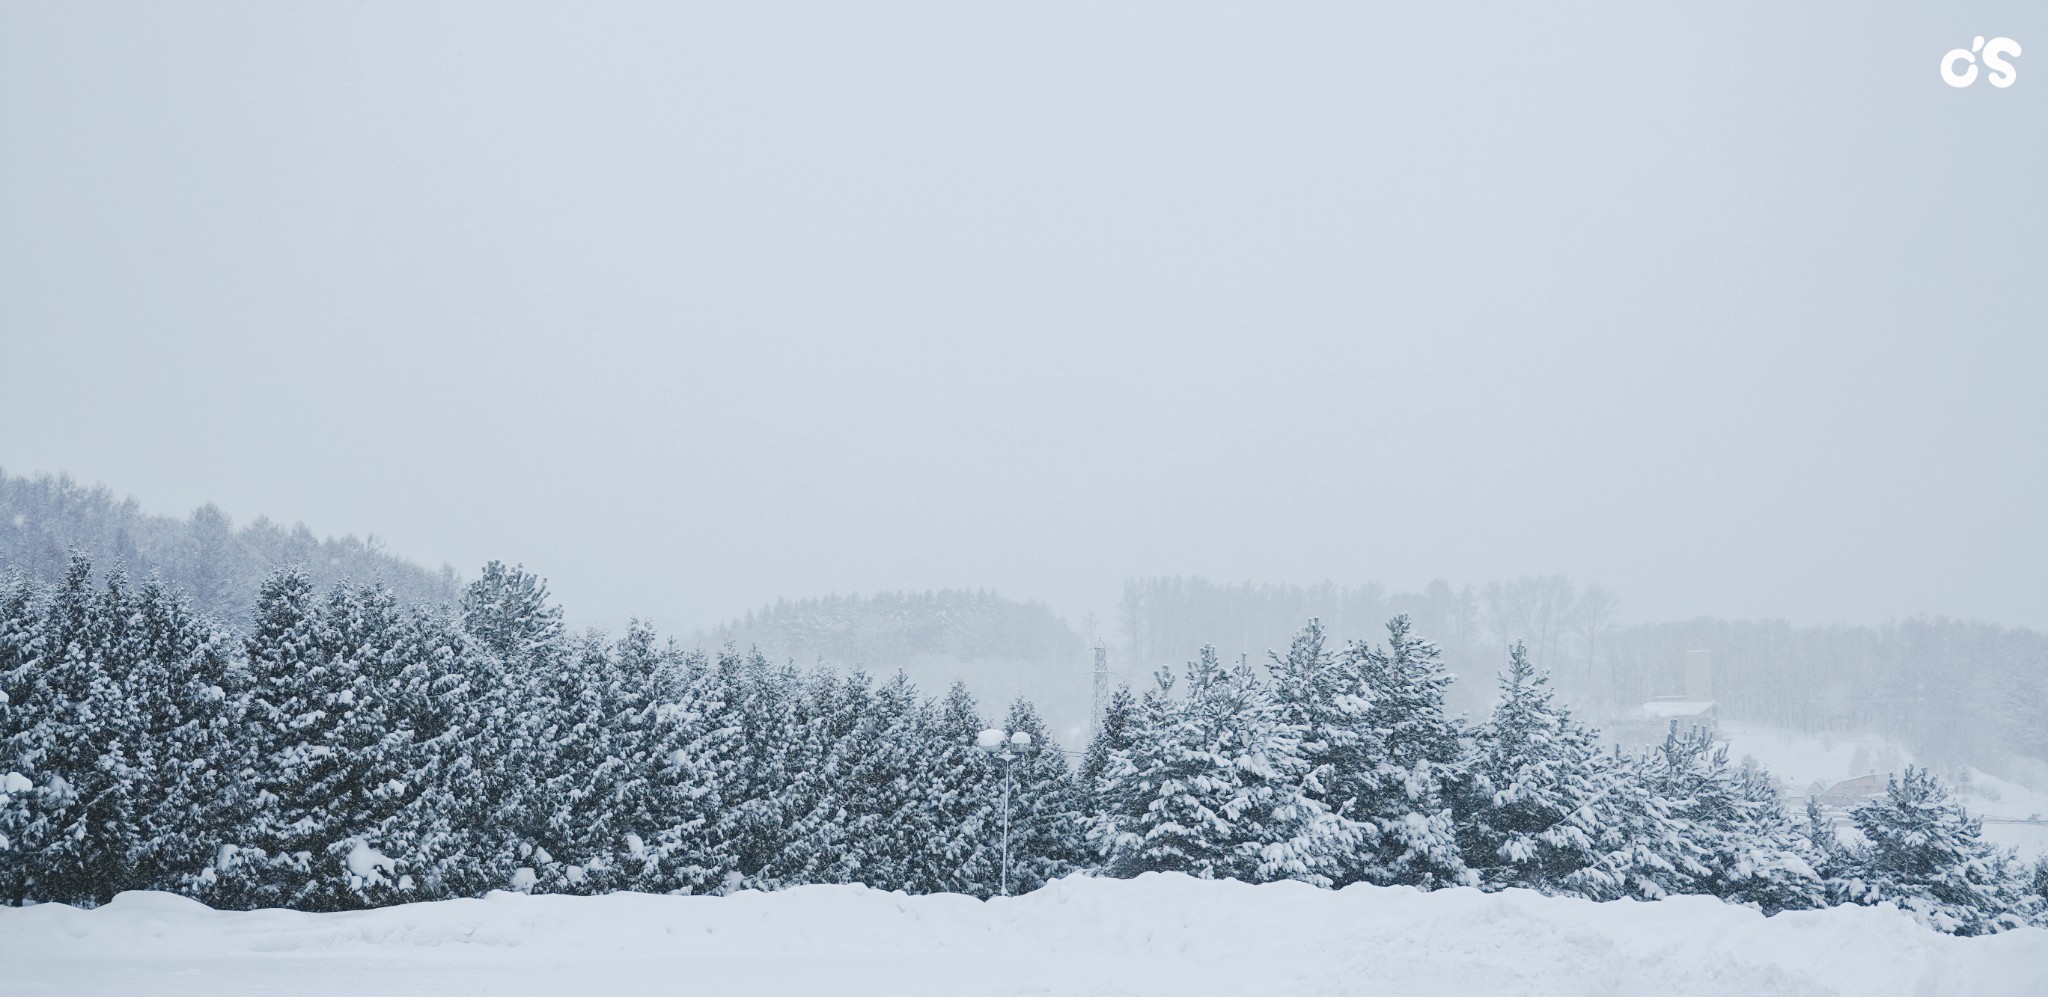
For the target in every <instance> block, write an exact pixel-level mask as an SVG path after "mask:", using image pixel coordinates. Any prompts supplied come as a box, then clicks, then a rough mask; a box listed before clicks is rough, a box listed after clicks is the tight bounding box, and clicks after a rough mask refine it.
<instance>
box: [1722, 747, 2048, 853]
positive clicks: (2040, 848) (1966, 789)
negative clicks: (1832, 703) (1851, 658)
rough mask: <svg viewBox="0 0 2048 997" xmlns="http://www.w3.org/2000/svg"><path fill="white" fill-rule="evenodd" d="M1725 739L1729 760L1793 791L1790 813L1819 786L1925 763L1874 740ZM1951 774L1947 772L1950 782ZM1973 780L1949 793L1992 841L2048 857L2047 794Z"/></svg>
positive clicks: (1989, 779)
mask: <svg viewBox="0 0 2048 997" xmlns="http://www.w3.org/2000/svg"><path fill="white" fill-rule="evenodd" d="M1720 739H1721V740H1722V741H1725V742H1726V743H1727V745H1728V757H1729V758H1731V759H1734V760H1738V761H1739V760H1741V759H1742V758H1743V756H1745V755H1747V756H1749V757H1752V758H1755V759H1756V760H1757V761H1758V762H1760V763H1762V764H1763V766H1764V767H1765V768H1767V769H1769V770H1770V772H1771V774H1772V775H1773V776H1775V777H1777V779H1778V780H1779V781H1780V782H1781V783H1782V784H1784V785H1785V786H1787V787H1788V793H1787V798H1786V801H1785V804H1786V808H1787V809H1788V810H1791V811H1792V812H1793V813H1795V814H1797V813H1798V812H1799V811H1800V808H1802V807H1804V806H1805V805H1806V793H1807V792H1808V791H1809V790H1814V789H1815V788H1816V787H1817V788H1818V789H1825V788H1827V787H1829V786H1832V785H1834V784H1835V783H1838V782H1841V781H1842V780H1844V779H1853V778H1856V777H1857V776H1864V775H1872V774H1877V775H1883V774H1885V773H1888V772H1897V771H1898V770H1900V769H1901V768H1904V767H1905V766H1907V765H1910V764H1917V763H1918V761H1917V759H1915V758H1914V757H1913V755H1912V753H1911V752H1909V751H1907V750H1906V749H1904V748H1903V747H1900V746H1899V745H1897V744H1895V743H1892V742H1890V741H1887V740H1885V739H1884V738H1882V737H1879V736H1877V735H1875V734H1808V733H1803V732H1800V731H1788V730H1780V729H1777V728H1771V727H1757V726H1750V725H1746V724H1732V723H1731V724H1723V725H1721V738H1720ZM2037 764H2038V763H2037ZM1952 775H1953V773H1951V772H1946V771H1944V772H1943V778H1945V779H1947V778H1950V777H1951V776H1952ZM1969 776H1970V778H1969V781H1968V782H1967V783H1962V784H1953V783H1952V784H1951V786H1950V788H1951V789H1952V790H1954V791H1955V794H1956V799H1957V801H1958V802H1960V803H1962V805H1963V806H1965V807H1967V808H1969V811H1970V813H1971V814H1973V815H1975V816H1978V817H1983V818H1986V821H1985V824H1984V837H1985V839H1986V840H1988V841H1990V842H1992V843H1993V844H1996V845H2000V846H2003V847H2007V848H2013V849H2016V850H2017V851H2018V852H2019V853H2020V855H2021V856H2022V857H2024V858H2028V859H2032V858H2034V857H2036V856H2041V855H2048V823H2041V822H2040V821H2041V820H2042V818H2043V817H2048V793H2043V792H2040V791H2038V790H2034V789H2030V788H2028V787H2026V786H2022V785H2020V784H2018V783H2015V782H2010V781H2007V780H2004V779H2000V778H1998V777H1996V776H1994V775H1991V774H1990V773H1987V772H1984V771H1982V770H1979V769H1970V770H1969Z"/></svg>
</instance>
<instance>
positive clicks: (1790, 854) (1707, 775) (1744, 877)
mask: <svg viewBox="0 0 2048 997" xmlns="http://www.w3.org/2000/svg"><path fill="white" fill-rule="evenodd" d="M1648 763H1649V764H1648V765H1647V767H1646V768H1645V769H1644V770H1643V771H1644V773H1645V774H1646V776H1647V777H1648V778H1649V780H1650V784H1651V788H1652V790H1653V791H1654V792H1655V793H1656V794H1657V795H1658V796H1659V797H1660V798H1661V799H1663V800H1664V801H1665V806H1666V809H1667V812H1668V813H1669V814H1670V816H1671V817H1672V819H1674V820H1676V821H1677V822H1678V823H1679V825H1680V827H1681V828H1682V829H1683V831H1684V833H1683V835H1682V841H1681V842H1680V846H1679V847H1677V848H1675V849H1671V850H1669V851H1668V852H1667V853H1666V856H1665V857H1666V858H1668V859H1669V860H1670V861H1671V864H1672V867H1673V869H1674V871H1675V872H1677V873H1678V874H1679V878H1678V879H1676V880H1675V881H1674V882H1673V883H1672V884H1671V886H1672V889H1673V891H1674V892H1686V893H1709V894H1713V895H1714V896H1718V897H1722V898H1724V899H1727V900H1730V901H1732V902H1735V903H1754V904H1757V905H1758V906H1760V907H1761V908H1763V909H1764V910H1765V911H1767V912H1776V911H1779V910H1786V909H1793V908H1803V907H1812V906H1815V905H1816V904H1818V903H1819V902H1820V900H1821V898H1822V897H1823V896H1824V893H1825V889H1824V884H1823V883H1822V882H1821V880H1820V877H1819V875H1818V874H1817V873H1816V872H1815V871H1814V869H1813V867H1812V864H1811V862H1810V861H1809V857H1810V856H1811V854H1812V853H1811V852H1810V851H1809V850H1808V847H1807V846H1808V843H1807V840H1806V838H1805V836H1804V835H1802V834H1800V833H1799V830H1798V828H1797V827H1796V826H1794V825H1793V823H1792V820H1791V818H1790V817H1789V816H1788V815H1787V814H1786V813H1785V809H1784V806H1783V804H1781V803H1780V802H1779V799H1778V793H1777V789H1776V787H1775V786H1774V785H1772V783H1771V781H1770V776H1769V775H1768V774H1767V773H1765V772H1763V771H1762V770H1761V769H1757V768H1756V767H1755V766H1753V765H1751V766H1744V767H1743V768H1741V769H1738V768H1736V767H1734V766H1731V765H1729V764H1728V749H1727V748H1726V747H1718V746H1716V745H1715V744H1714V741H1713V735H1712V733H1711V732H1709V731H1707V730H1705V729H1703V728H1694V729H1692V730H1688V731H1680V730H1679V729H1678V726H1677V724H1675V723H1674V724H1672V726H1671V729H1670V731H1669V733H1667V735H1666V736H1665V740H1664V744H1663V746H1662V747H1661V748H1659V749H1658V750H1657V751H1655V752H1653V753H1651V754H1650V755H1649V756H1648Z"/></svg>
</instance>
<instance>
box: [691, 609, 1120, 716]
mask: <svg viewBox="0 0 2048 997" xmlns="http://www.w3.org/2000/svg"><path fill="white" fill-rule="evenodd" d="M697 640H698V642H699V643H700V645H701V646H703V647H705V648H715V647H718V646H720V645H723V644H726V643H728V642H729V643H732V644H734V645H736V646H738V647H740V648H742V649H745V648H748V647H759V648H760V649H761V651H762V653H763V654H766V655H767V656H768V657H769V658H770V659H773V660H778V661H780V660H791V661H795V662H796V663H797V664H800V665H812V664H828V665H837V666H842V667H849V668H851V667H858V668H864V669H866V670H867V671H869V672H872V673H875V674H877V675H891V674H894V673H895V672H896V671H898V670H899V669H900V670H902V671H903V672H904V673H905V674H907V675H908V676H910V678H911V680H912V681H914V682H916V683H917V684H918V685H919V686H920V687H921V688H923V689H925V690H926V691H928V692H933V693H938V692H943V691H945V689H946V687H947V686H948V685H950V684H952V683H953V682H954V681H955V680H965V681H966V682H967V683H968V684H969V685H971V686H973V687H974V691H975V693H976V694H977V695H978V696H980V697H982V699H983V701H984V702H985V703H988V704H991V705H993V704H998V703H1006V702H1008V701H1009V700H1010V699H1012V698H1014V697H1016V696H1020V695H1027V694H1028V695H1029V696H1030V697H1031V698H1032V699H1033V700H1034V701H1035V702H1036V703H1037V705H1038V707H1039V710H1040V712H1041V713H1042V715H1043V716H1044V717H1045V718H1046V721H1047V723H1048V724H1050V725H1052V726H1053V727H1054V728H1055V729H1058V730H1060V732H1061V733H1062V735H1063V736H1065V735H1069V734H1071V731H1072V730H1073V729H1078V728H1080V727H1083V726H1085V725H1086V724H1087V722H1088V709H1089V696H1090V686H1089V684H1088V682H1089V680H1088V662H1087V660H1084V659H1086V658H1087V655H1086V653H1085V649H1084V648H1083V646H1082V644H1083V641H1082V640H1081V637H1080V635H1078V634H1076V633H1075V632H1074V631H1073V630H1072V629H1071V628H1069V627H1068V626H1067V623H1066V621H1065V620H1062V619H1060V618H1059V617H1057V616H1054V615H1053V612H1052V610H1051V609H1050V608H1048V607H1047V606H1046V605H1045V604H1044V603H1041V602H1018V601H1015V600H1012V599H1005V598H1003V597H1002V596H1000V595H997V594H996V593H994V592H989V591H986V590H976V591H967V590H961V589H946V590H942V591H938V592H882V593H878V594H876V595H874V596H860V595H851V596H842V595H833V596H826V597H824V598H818V599H800V600H794V601H792V600H787V599H785V600H781V601H778V602H776V603H775V605H773V606H769V607H767V608H765V609H762V610H760V611H759V612H752V613H748V614H747V615H746V616H744V617H741V618H740V619H737V620H734V621H732V622H730V623H727V624H725V625H723V626H719V627H715V628H713V629H711V630H708V631H705V632H702V633H699V634H698V635H697Z"/></svg>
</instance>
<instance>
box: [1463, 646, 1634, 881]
mask: <svg viewBox="0 0 2048 997" xmlns="http://www.w3.org/2000/svg"><path fill="white" fill-rule="evenodd" d="M1500 691H1501V701H1500V704H1499V705H1497V706H1495V707H1494V710H1493V715H1492V716H1490V717H1488V718H1487V720H1486V722H1484V723H1482V724H1480V725H1479V726H1478V727H1477V728H1475V729H1474V730H1473V732H1472V749H1471V763H1470V767H1471V779H1470V781H1469V782H1468V783H1467V784H1466V785H1465V786H1464V788H1463V791H1462V792H1460V794H1459V797H1458V799H1459V803H1460V806H1459V808H1458V809H1459V810H1460V811H1461V812H1460V813H1459V815H1458V816H1459V820H1458V825H1459V831H1460V836H1461V838H1462V840H1463V848H1462V852H1463V855H1464V858H1465V861H1466V863H1467V865H1469V866H1470V867H1471V868H1472V869H1473V871H1474V872H1476V873H1478V874H1479V878H1480V882H1481V883H1482V884H1484V885H1486V886H1487V887H1489V888H1495V889H1498V888H1505V887H1522V888H1526V889H1532V890H1541V891H1543V892H1546V893H1556V892H1562V891H1565V885H1564V884H1565V882H1566V881H1567V879H1568V878H1569V877H1570V876H1571V875H1572V874H1573V873H1576V872H1578V871H1579V870H1581V869H1585V868H1587V867H1589V866H1592V865H1593V864H1594V863H1595V861H1596V858H1595V855H1594V848H1595V845H1594V843H1595V841H1596V839H1597V838H1598V836H1599V834H1600V827H1599V825H1597V824H1596V823H1595V816H1596V815H1595V812H1594V811H1595V807H1594V806H1593V804H1594V802H1595V800H1596V799H1597V798H1598V797H1599V794H1600V792H1601V787H1600V771H1599V767H1600V760H1601V759H1600V751H1599V748H1598V746H1597V744H1596V743H1595V738H1596V735H1595V734H1594V732H1593V731H1592V730H1591V729H1589V728H1587V727H1585V726H1584V725H1581V724H1579V723H1578V722H1577V721H1575V720H1573V719H1572V716H1571V711H1570V710H1568V709H1566V708H1565V707H1564V706H1562V705H1560V704H1558V703H1557V702H1556V700H1555V698H1554V695H1553V693H1552V690H1551V688H1550V678H1549V676H1548V675H1546V674H1544V673H1542V672H1538V671H1537V670H1536V668H1535V666H1534V665H1532V664H1530V662H1529V655H1528V651H1527V650H1526V649H1525V648H1523V646H1522V644H1521V642H1519V641H1517V642H1516V643H1515V646H1514V647H1513V648H1512V649H1511V650H1510V651H1509V652H1508V670H1507V671H1506V672H1505V673H1504V674H1502V675H1501V676H1500Z"/></svg>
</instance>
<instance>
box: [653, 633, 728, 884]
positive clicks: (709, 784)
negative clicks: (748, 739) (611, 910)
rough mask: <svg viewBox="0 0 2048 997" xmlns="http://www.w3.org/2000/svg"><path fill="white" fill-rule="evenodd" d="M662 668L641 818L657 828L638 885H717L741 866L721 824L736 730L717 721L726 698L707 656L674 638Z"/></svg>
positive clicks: (726, 879)
mask: <svg viewBox="0 0 2048 997" xmlns="http://www.w3.org/2000/svg"><path fill="white" fill-rule="evenodd" d="M658 667H659V668H660V669H661V670H662V671H663V672H664V673H665V675H666V677H665V678H663V679H662V680H660V681H657V682H656V683H655V685H656V687H657V688H659V689H662V690H664V694H663V697H662V699H661V701H659V702H657V703H656V704H655V707H654V716H653V718H652V723H651V725H650V727H649V729H648V736H649V737H650V738H651V739H652V744H651V746H650V749H649V751H648V752H647V757H648V759H649V761H651V762H652V763H653V764H654V771H653V772H652V774H651V779H650V785H651V792H650V793H649V794H648V795H647V797H646V802H647V805H648V806H649V807H650V809H649V811H648V813H647V814H646V816H645V817H644V818H643V819H642V820H641V821H640V822H642V823H644V824H645V825H646V826H647V827H649V828H651V829H652V830H653V832H654V833H653V837H652V838H650V839H648V845H647V848H648V852H649V853H650V854H649V858H648V860H647V862H646V864H645V867H644V869H643V872H642V875H641V879H642V881H643V885H642V887H641V888H642V889H645V890H648V891H650V892H667V893H703V892H709V891H715V890H718V889H721V888H723V887H724V886H725V884H726V883H727V882H728V881H730V880H731V878H732V877H733V874H734V872H735V868H736V866H735V863H734V860H733V856H732V854H731V852H730V851H728V850H727V848H726V843H725V841H724V838H723V836H722V835H721V834H720V833H719V830H718V828H719V825H720V823H721V813H722V811H723V810H724V808H725V800H724V796H723V793H724V790H725V787H726V786H728V785H730V784H731V782H732V774H731V768H732V765H733V753H734V749H735V747H736V746H737V744H738V742H739V737H738V733H737V732H736V731H735V730H734V729H733V728H731V727H730V726H727V725H726V724H724V723H723V722H722V721H721V720H720V714H722V713H723V710H724V704H723V703H722V702H720V701H719V700H718V698H717V697H718V684H717V682H716V680H715V676H714V675H713V674H712V671H711V666H710V662H709V661H708V660H707V659H706V658H705V657H704V655H702V654H701V653H694V652H693V653H690V654H683V653H680V652H678V651H677V650H676V649H675V647H674V645H673V644H671V645H670V646H669V647H668V649H667V651H666V653H664V654H663V655H662V658H661V661H660V664H659V666H658Z"/></svg>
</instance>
